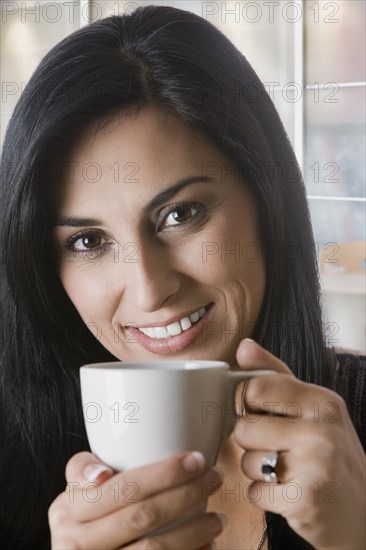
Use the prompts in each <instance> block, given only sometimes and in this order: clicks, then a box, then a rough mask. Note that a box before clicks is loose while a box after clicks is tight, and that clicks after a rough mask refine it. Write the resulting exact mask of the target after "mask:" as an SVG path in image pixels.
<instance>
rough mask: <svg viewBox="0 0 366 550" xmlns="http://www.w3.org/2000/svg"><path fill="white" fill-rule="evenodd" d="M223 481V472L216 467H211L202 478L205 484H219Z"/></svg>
mask: <svg viewBox="0 0 366 550" xmlns="http://www.w3.org/2000/svg"><path fill="white" fill-rule="evenodd" d="M223 479H224V472H223V471H222V470H221V468H219V467H218V466H213V467H212V468H211V469H210V470H209V471H208V472H207V474H206V475H205V477H204V478H203V481H204V482H205V483H215V484H217V485H218V484H219V483H221V482H222V480H223Z"/></svg>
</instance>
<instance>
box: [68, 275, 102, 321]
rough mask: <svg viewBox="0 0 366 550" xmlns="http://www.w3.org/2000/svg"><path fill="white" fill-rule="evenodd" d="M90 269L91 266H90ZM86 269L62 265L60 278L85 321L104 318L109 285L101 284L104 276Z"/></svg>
mask: <svg viewBox="0 0 366 550" xmlns="http://www.w3.org/2000/svg"><path fill="white" fill-rule="evenodd" d="M89 269H90V267H89ZM87 270H88V266H87V267H86V269H84V270H82V269H80V270H79V269H77V267H76V266H75V267H74V268H71V267H67V266H66V267H65V266H64V267H62V268H61V269H60V280H61V283H62V285H63V287H64V289H65V292H66V293H67V295H68V296H69V298H70V300H71V301H72V303H73V304H74V306H75V308H76V309H77V311H78V313H79V315H80V317H81V318H82V319H83V321H84V322H89V321H92V320H95V319H103V318H105V317H106V316H107V313H108V303H109V302H108V295H107V293H106V292H105V290H104V289H105V288H106V287H107V285H103V284H101V281H102V277H101V276H97V275H96V274H95V273H94V274H93V273H91V272H89V273H88V271H87Z"/></svg>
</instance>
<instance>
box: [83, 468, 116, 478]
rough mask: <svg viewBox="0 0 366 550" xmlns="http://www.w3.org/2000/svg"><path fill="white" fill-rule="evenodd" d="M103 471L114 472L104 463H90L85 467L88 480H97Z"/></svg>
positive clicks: (84, 472)
mask: <svg viewBox="0 0 366 550" xmlns="http://www.w3.org/2000/svg"><path fill="white" fill-rule="evenodd" d="M102 472H109V473H110V474H113V470H111V468H108V466H105V465H104V464H88V465H87V466H86V467H85V468H84V471H83V475H84V477H85V479H87V480H88V481H95V480H96V479H97V477H98V476H99V474H101V473H102Z"/></svg>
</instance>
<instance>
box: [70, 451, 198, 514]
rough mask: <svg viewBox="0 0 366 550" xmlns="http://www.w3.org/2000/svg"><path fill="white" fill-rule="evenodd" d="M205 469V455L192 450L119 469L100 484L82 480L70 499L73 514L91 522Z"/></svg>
mask: <svg viewBox="0 0 366 550" xmlns="http://www.w3.org/2000/svg"><path fill="white" fill-rule="evenodd" d="M206 470H208V467H207V466H206V464H205V459H204V456H203V455H202V454H201V453H199V452H196V451H194V452H184V453H180V454H178V455H174V456H172V457H169V458H167V459H165V460H161V461H159V462H155V463H154V464H149V465H147V466H140V467H138V468H133V469H131V470H126V471H125V472H119V473H117V474H115V475H114V476H113V477H112V478H109V479H107V480H106V481H104V482H101V483H98V481H94V482H93V481H92V482H87V481H85V480H84V481H82V482H81V484H80V489H81V490H79V493H76V494H75V499H74V501H73V502H72V504H73V510H74V511H73V514H74V516H75V518H76V519H77V520H78V521H91V520H93V519H97V518H100V517H103V516H105V515H107V514H111V513H113V512H115V511H116V510H119V509H120V508H124V507H126V506H129V505H131V504H133V503H136V502H140V501H141V500H145V499H146V498H148V497H151V496H153V495H155V494H159V493H161V492H164V491H165V490H167V489H171V488H172V487H175V486H179V485H181V484H183V483H186V482H187V481H189V480H191V479H193V478H196V477H197V476H198V475H199V474H200V473H202V472H204V471H206ZM75 473H77V472H75ZM79 475H80V471H79Z"/></svg>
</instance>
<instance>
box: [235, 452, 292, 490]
mask: <svg viewBox="0 0 366 550" xmlns="http://www.w3.org/2000/svg"><path fill="white" fill-rule="evenodd" d="M267 453H268V451H267V450H264V451H246V452H245V453H244V454H243V457H242V459H241V469H242V471H243V472H244V474H245V475H246V476H247V477H249V479H252V480H253V481H264V478H263V474H262V465H263V457H264V456H265V455H266V454H267ZM275 472H276V476H277V480H278V483H286V482H288V481H291V479H292V477H291V474H292V472H293V465H292V463H291V453H288V452H285V451H283V452H281V453H278V458H277V464H276V468H275Z"/></svg>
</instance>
